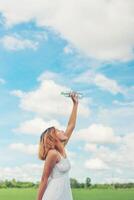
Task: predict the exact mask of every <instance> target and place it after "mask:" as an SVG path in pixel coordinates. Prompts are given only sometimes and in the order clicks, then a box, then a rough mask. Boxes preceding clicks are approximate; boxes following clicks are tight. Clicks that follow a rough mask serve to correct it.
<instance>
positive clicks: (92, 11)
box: [0, 0, 134, 61]
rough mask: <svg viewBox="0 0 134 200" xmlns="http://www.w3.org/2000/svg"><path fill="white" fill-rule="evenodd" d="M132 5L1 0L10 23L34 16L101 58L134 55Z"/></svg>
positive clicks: (104, 0) (121, 0) (103, 0)
mask: <svg viewBox="0 0 134 200" xmlns="http://www.w3.org/2000/svg"><path fill="white" fill-rule="evenodd" d="M27 5H30V6H29V7H28V6H27ZM133 7H134V2H133V1H132V0H127V1H126V0H118V1H116V0H110V1H107V0H100V1H99V3H98V1H97V0H84V1H83V0H77V1H76V0H68V1H63V0H56V1H55V2H53V1H51V0H49V1H43V0H39V1H38V4H37V2H36V1H35V0H24V1H23V2H19V1H17V0H12V1H10V0H5V1H2V0H0V11H1V12H2V14H3V16H4V17H5V19H6V20H5V21H6V25H7V26H13V25H15V24H18V23H21V22H29V21H30V20H33V19H34V20H35V21H36V23H37V25H39V26H49V27H52V28H53V30H55V31H56V32H59V33H60V36H61V37H64V38H66V39H67V40H68V41H69V42H70V43H71V44H73V45H74V46H75V47H76V48H78V49H79V50H80V51H82V52H84V53H85V54H86V55H88V56H89V57H93V58H97V59H100V60H121V61H128V60H131V59H133V58H134V53H133V46H134V26H133V17H134V12H133ZM68 12H69V14H68Z"/></svg>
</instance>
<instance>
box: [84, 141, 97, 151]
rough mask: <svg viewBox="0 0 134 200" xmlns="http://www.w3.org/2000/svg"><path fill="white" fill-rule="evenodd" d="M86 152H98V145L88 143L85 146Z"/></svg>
mask: <svg viewBox="0 0 134 200" xmlns="http://www.w3.org/2000/svg"><path fill="white" fill-rule="evenodd" d="M84 150H85V151H91V152H94V151H96V150H97V145H96V144H90V143H87V144H85V147H84Z"/></svg>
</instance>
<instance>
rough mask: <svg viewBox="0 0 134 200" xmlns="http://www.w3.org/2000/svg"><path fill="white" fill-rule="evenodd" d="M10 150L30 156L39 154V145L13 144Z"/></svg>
mask: <svg viewBox="0 0 134 200" xmlns="http://www.w3.org/2000/svg"><path fill="white" fill-rule="evenodd" d="M9 148H10V149H12V150H15V151H17V152H22V153H25V154H29V155H37V154H38V145H33V144H29V145H26V144H23V143H13V144H10V145H9Z"/></svg>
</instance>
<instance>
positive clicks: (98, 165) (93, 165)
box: [85, 158, 108, 170]
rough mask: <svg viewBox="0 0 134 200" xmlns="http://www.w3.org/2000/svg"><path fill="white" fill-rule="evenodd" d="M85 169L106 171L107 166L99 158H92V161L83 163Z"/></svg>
mask: <svg viewBox="0 0 134 200" xmlns="http://www.w3.org/2000/svg"><path fill="white" fill-rule="evenodd" d="M85 167H86V168H87V169H90V170H106V169H108V166H107V164H106V163H105V162H104V161H103V160H101V159H99V158H93V159H89V160H87V161H86V162H85Z"/></svg>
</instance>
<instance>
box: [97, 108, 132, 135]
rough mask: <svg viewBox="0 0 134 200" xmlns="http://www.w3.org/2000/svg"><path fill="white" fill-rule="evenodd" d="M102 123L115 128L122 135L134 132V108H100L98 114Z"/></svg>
mask: <svg viewBox="0 0 134 200" xmlns="http://www.w3.org/2000/svg"><path fill="white" fill-rule="evenodd" d="M97 115H98V116H97V118H98V121H99V122H100V123H102V124H103V123H104V124H108V125H109V126H112V127H114V128H115V129H116V130H118V132H119V133H120V134H122V135H123V134H126V133H129V132H132V131H133V130H134V123H133V119H134V107H133V106H132V105H128V106H112V107H111V108H109V109H107V108H101V107H100V108H99V109H98V114H97Z"/></svg>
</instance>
